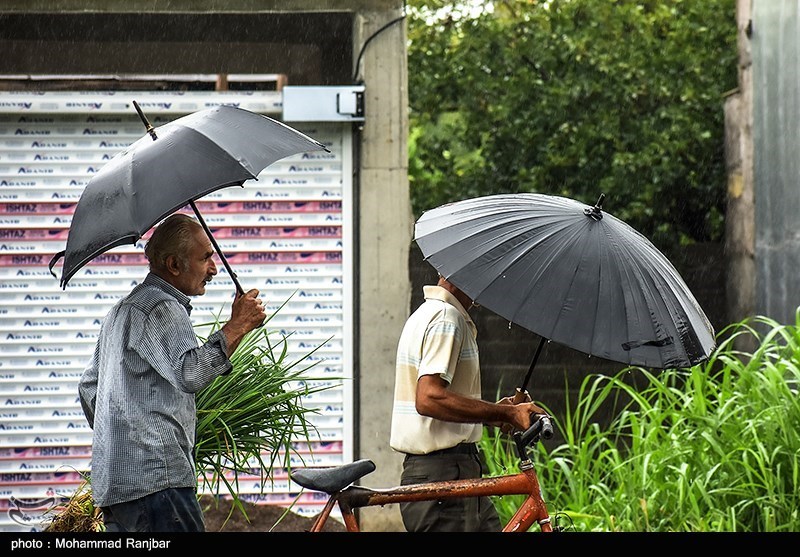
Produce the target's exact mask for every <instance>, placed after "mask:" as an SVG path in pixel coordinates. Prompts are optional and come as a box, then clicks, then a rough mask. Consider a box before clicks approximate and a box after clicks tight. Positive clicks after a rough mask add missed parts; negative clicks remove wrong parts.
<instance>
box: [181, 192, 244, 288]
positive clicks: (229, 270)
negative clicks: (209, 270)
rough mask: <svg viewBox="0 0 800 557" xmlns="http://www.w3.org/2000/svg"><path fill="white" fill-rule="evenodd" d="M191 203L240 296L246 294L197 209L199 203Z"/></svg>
mask: <svg viewBox="0 0 800 557" xmlns="http://www.w3.org/2000/svg"><path fill="white" fill-rule="evenodd" d="M189 205H191V206H192V210H193V211H194V214H195V216H197V220H198V221H200V224H201V225H203V230H205V231H206V235H207V236H208V239H209V240H211V244H212V245H213V246H214V250H215V251H216V252H217V255H219V258H220V260H221V261H222V264H223V265H225V269H226V270H227V271H228V274H229V275H230V277H231V280H232V281H233V284H234V286H236V292H238V293H239V295H240V296H244V289H243V288H242V285H241V284H239V281H238V280H237V279H236V273H234V272H233V269H231V266H230V264H229V263H228V260H227V259H226V258H225V254H224V253H222V250H221V249H219V244H217V241H216V240H215V239H214V235H213V234H211V230H210V229H209V228H208V225H207V224H206V221H205V220H203V217H202V215H201V214H200V211H198V210H197V205H195V204H194V201H190V202H189Z"/></svg>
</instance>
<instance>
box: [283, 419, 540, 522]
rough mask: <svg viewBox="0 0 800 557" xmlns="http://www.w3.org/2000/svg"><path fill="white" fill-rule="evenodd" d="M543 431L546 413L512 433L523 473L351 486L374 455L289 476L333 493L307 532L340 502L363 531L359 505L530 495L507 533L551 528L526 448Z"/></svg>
mask: <svg viewBox="0 0 800 557" xmlns="http://www.w3.org/2000/svg"><path fill="white" fill-rule="evenodd" d="M540 436H544V437H545V438H549V437H550V436H552V425H551V423H550V418H549V417H548V416H539V417H538V419H537V420H536V421H535V422H534V424H533V425H532V426H531V427H530V429H528V430H527V431H526V432H524V433H522V432H517V433H515V434H514V441H515V443H516V446H517V452H518V453H519V456H520V460H521V462H520V472H519V473H517V474H509V475H506V476H494V477H484V478H475V479H465V480H450V481H439V482H426V483H421V484H413V485H404V486H396V487H390V488H385V489H372V488H367V487H361V486H356V485H353V483H354V482H356V481H357V480H359V479H361V478H362V477H364V476H365V475H367V474H369V473H370V472H372V471H373V470H375V464H374V463H373V462H372V461H371V460H359V461H356V462H353V463H350V464H344V465H342V466H337V467H331V468H327V469H311V468H305V469H303V468H301V469H297V470H294V471H291V472H290V477H291V479H292V480H293V481H295V482H296V483H297V484H299V485H300V486H302V487H304V488H307V489H311V490H313V491H321V492H323V493H327V494H328V495H329V498H328V501H327V502H326V504H325V507H324V508H323V509H322V512H321V513H320V514H319V515H318V516H317V518H316V520H315V521H314V523H313V524H312V526H311V529H310V530H309V531H311V532H321V531H322V529H323V527H324V526H325V523H326V522H327V520H328V518H329V517H330V514H331V512H332V511H333V509H334V508H336V506H337V505H338V507H339V510H340V512H341V514H342V518H343V520H344V524H345V528H346V529H347V531H348V532H360V531H361V528H360V527H359V525H358V521H357V519H356V516H355V510H356V509H359V508H362V507H374V506H376V505H381V506H383V505H390V504H393V503H411V502H418V501H436V500H440V499H455V498H460V497H482V496H504V495H527V497H526V498H525V500H524V501H523V503H522V504H521V505H520V507H519V508H518V509H517V512H516V513H514V516H512V517H511V519H510V520H509V521H508V523H507V524H506V525H505V526H504V527H503V529H502V531H503V532H527V531H528V530H529V529H530V528H531V527H532V526H533V525H534V524H538V525H539V528H540V529H541V531H542V532H552V531H553V526H552V524H551V520H550V515H549V513H548V511H547V505H546V504H545V502H544V499H543V498H542V491H541V488H540V486H539V478H538V476H537V475H536V470H535V468H534V466H533V463H532V462H531V460H530V458H528V456H527V452H526V447H527V445H528V444H529V443H531V442H536V441H538V440H539V438H540Z"/></svg>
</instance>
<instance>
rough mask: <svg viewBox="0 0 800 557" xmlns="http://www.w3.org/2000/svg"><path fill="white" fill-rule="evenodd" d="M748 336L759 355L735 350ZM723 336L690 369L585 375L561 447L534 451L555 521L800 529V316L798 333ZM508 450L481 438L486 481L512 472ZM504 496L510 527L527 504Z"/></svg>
mask: <svg viewBox="0 0 800 557" xmlns="http://www.w3.org/2000/svg"><path fill="white" fill-rule="evenodd" d="M742 335H752V336H753V337H755V339H756V340H757V343H756V345H757V346H758V348H757V349H756V350H755V351H754V352H753V353H752V354H751V353H745V352H739V351H737V350H736V349H735V348H734V345H735V340H736V339H737V338H738V337H740V336H742ZM719 338H725V339H726V340H725V341H723V342H721V344H720V346H719V347H718V348H717V350H715V352H714V354H712V357H711V359H710V361H708V362H706V363H705V364H704V365H700V366H695V367H693V368H691V369H686V370H666V371H657V372H651V371H648V370H645V369H641V368H627V369H625V370H622V371H621V372H620V373H618V374H617V375H614V376H604V375H590V376H587V377H586V378H585V379H584V381H583V383H582V384H581V387H580V391H579V397H578V402H577V404H576V405H575V407H574V408H572V407H570V405H569V400H567V409H566V411H565V413H564V416H563V417H561V418H559V417H555V426H556V427H557V428H558V430H559V431H560V433H561V435H562V436H563V439H564V441H563V442H562V443H560V444H558V445H557V446H555V447H554V448H548V447H546V446H545V445H543V444H541V443H540V444H539V445H538V446H537V448H536V449H535V451H534V456H533V459H534V462H535V464H536V469H537V473H538V475H539V480H540V483H541V485H542V490H543V493H544V497H545V500H546V501H547V504H548V508H549V510H550V511H551V514H558V513H565V514H567V515H569V517H570V519H571V521H572V522H574V527H575V529H576V530H579V531H621V532H665V531H692V532H707V531H718V532H789V531H800V515H799V514H798V513H799V512H800V511H798V508H800V491H799V489H800V484H799V483H798V480H799V479H800V461H799V457H800V400H798V386H799V384H800V369H799V368H798V363H799V362H800V313H798V317H797V320H796V323H795V325H787V326H785V325H780V324H778V323H777V322H775V321H773V320H770V319H768V318H764V317H755V318H753V319H750V320H745V321H743V322H741V323H738V324H734V325H731V326H730V327H728V328H727V329H726V330H725V331H722V332H721V333H720V334H719ZM632 374H638V375H639V376H640V378H643V379H644V383H645V384H644V386H641V385H638V386H636V387H634V386H632V385H631V381H630V378H631V375H632ZM635 383H637V384H639V383H641V382H640V381H636V382H635ZM608 405H611V406H612V407H613V408H614V411H613V412H612V416H613V418H612V419H611V422H610V424H608V425H605V426H604V425H601V422H602V420H600V419H598V415H599V411H600V409H601V408H607V407H608ZM506 445H507V443H506V442H505V441H504V439H502V438H499V437H496V436H494V434H492V433H491V432H490V431H489V430H487V431H486V432H485V434H484V439H483V440H482V442H481V446H482V449H483V450H484V451H485V452H486V453H487V460H488V461H494V463H493V464H492V465H491V468H490V473H493V474H496V473H498V472H499V473H507V472H515V471H516V462H515V460H516V457H515V456H514V453H513V451H510V450H508V448H507V447H506ZM503 499H504V500H498V501H496V505H497V507H498V511H499V513H500V515H501V518H503V519H504V520H508V518H509V517H510V516H511V515H510V513H511V512H513V510H514V509H515V508H516V506H517V505H518V504H519V502H520V497H519V496H517V497H505V498H503Z"/></svg>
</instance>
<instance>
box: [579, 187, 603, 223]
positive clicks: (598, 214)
mask: <svg viewBox="0 0 800 557" xmlns="http://www.w3.org/2000/svg"><path fill="white" fill-rule="evenodd" d="M605 198H606V194H604V193H601V194H600V197H598V198H597V203H595V205H594V207H590V208H588V209H584V210H583V214H585V215H586V216H587V217H590V218H593V219H594V220H601V219H602V218H603V200H604V199H605Z"/></svg>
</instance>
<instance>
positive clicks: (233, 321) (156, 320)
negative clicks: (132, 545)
mask: <svg viewBox="0 0 800 557" xmlns="http://www.w3.org/2000/svg"><path fill="white" fill-rule="evenodd" d="M213 254H214V251H213V249H212V245H211V242H210V240H209V238H208V235H207V234H206V233H205V231H204V229H203V227H202V226H201V224H200V223H199V222H198V221H197V220H195V219H194V218H192V217H190V216H187V215H183V214H174V215H172V216H170V217H168V218H167V219H165V220H164V221H163V222H162V223H161V224H160V225H159V226H158V227H157V228H156V230H155V232H154V233H153V235H152V237H151V238H150V240H149V241H148V243H147V246H146V248H145V255H146V256H147V259H148V261H149V265H150V272H149V273H148V274H147V276H146V277H145V279H144V281H143V282H142V283H141V284H139V285H137V286H136V287H134V288H133V290H132V291H131V292H130V293H129V294H128V295H127V296H126V297H124V298H123V299H121V300H120V301H119V302H118V303H117V304H116V305H115V306H114V307H113V308H112V309H111V310H110V311H109V313H108V315H107V316H106V318H105V320H104V322H103V325H102V327H101V329H100V334H99V337H98V340H97V345H96V347H95V351H94V354H93V356H92V359H91V361H90V362H89V364H88V366H87V368H86V370H85V371H84V374H83V376H82V377H81V380H80V382H79V386H78V390H79V395H80V401H81V406H82V407H83V411H84V414H85V415H86V418H87V420H88V422H89V425H90V426H91V427H92V429H93V430H94V431H93V441H92V468H91V486H92V496H93V499H94V502H95V505H96V506H98V507H100V508H101V509H102V511H103V520H104V523H105V526H106V530H107V531H109V532H202V531H205V524H204V521H203V513H202V510H201V508H200V505H199V503H198V501H197V496H196V491H197V471H196V469H195V464H194V458H193V453H194V442H195V438H194V435H195V424H196V407H195V393H197V392H199V391H200V390H201V389H203V388H204V387H206V386H207V385H209V384H210V383H211V382H212V381H213V380H214V379H215V378H216V377H218V376H220V375H224V374H225V373H228V372H230V371H231V369H232V364H231V361H230V356H231V355H232V354H233V352H234V351H235V350H236V347H237V346H238V345H239V343H240V342H241V340H242V339H243V337H244V336H245V335H246V334H247V333H248V332H250V331H252V330H254V329H256V328H257V327H259V326H260V325H261V324H262V323H263V322H264V319H265V318H266V315H265V313H264V308H263V306H262V302H261V300H260V299H259V297H258V294H259V292H258V290H256V289H252V290H250V291H249V292H247V293H245V294H243V295H237V296H236V298H235V299H234V301H233V307H232V310H231V317H230V319H229V320H228V321H227V323H225V324H224V325H223V326H222V327H221V328H220V329H219V330H218V331H216V332H214V333H213V334H212V335H211V336H210V337H209V338H208V341H207V342H205V343H204V344H203V345H199V343H198V340H197V336H196V334H195V331H194V329H193V325H192V322H191V319H190V312H191V310H192V306H191V304H190V296H202V295H203V294H205V286H206V284H207V283H208V282H209V281H211V279H212V278H213V277H214V276H215V275H216V274H217V268H216V265H215V264H214V261H213V259H212V256H213Z"/></svg>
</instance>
